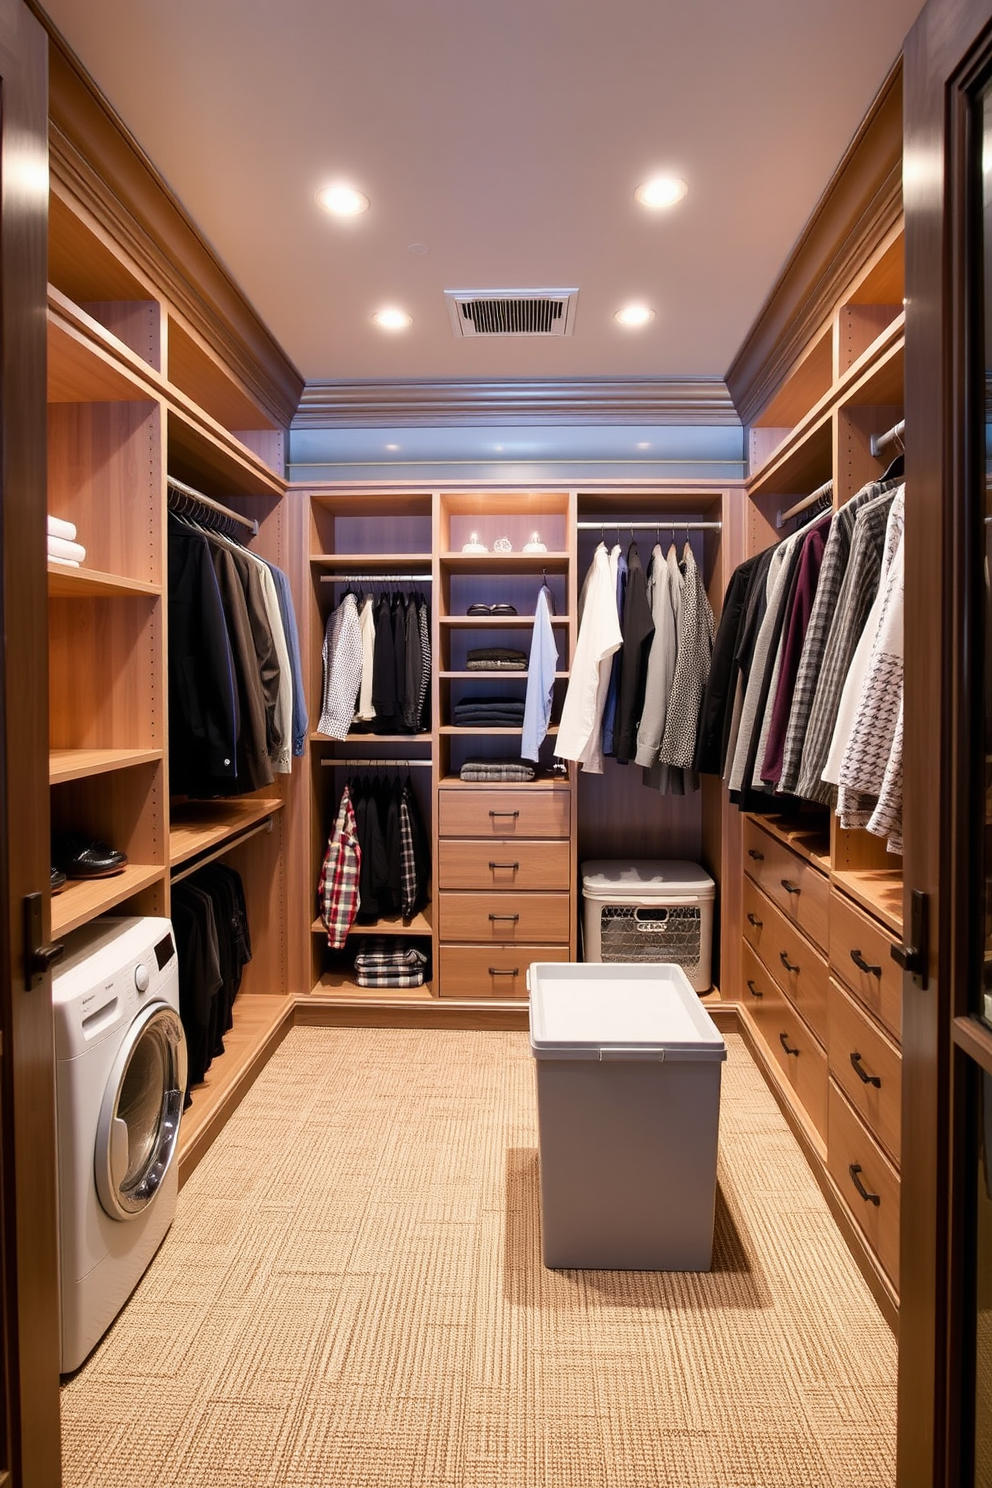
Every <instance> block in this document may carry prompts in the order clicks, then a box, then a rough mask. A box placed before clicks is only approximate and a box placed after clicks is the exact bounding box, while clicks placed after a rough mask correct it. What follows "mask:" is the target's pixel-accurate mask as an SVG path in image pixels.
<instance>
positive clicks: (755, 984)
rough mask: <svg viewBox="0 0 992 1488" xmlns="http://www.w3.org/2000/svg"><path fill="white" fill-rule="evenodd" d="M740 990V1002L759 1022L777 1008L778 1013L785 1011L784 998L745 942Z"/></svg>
mask: <svg viewBox="0 0 992 1488" xmlns="http://www.w3.org/2000/svg"><path fill="white" fill-rule="evenodd" d="M742 956H743V961H742V970H743V973H744V975H743V978H742V990H741V1000H742V1002H743V1004H744V1006H745V1007H746V1008H749V1009H750V1011H751V1016H752V1017H753V1018H757V1019H758V1020H759V1022H760V1020H761V1018H762V1017H768V1016H770V1015H771V1011H772V1009H774V1008H777V1009H778V1010H779V1012H780V1013H782V1012H784V1011H785V997H784V996H783V994H782V990H781V988H780V987H779V985H778V983H777V982H776V980H775V978H774V977H771V976H769V975H768V972H767V971H766V970H765V968H764V967H763V966H762V964H761V962H760V961H759V960H758V958H757V956H756V955H755V954H754V952H753V950H752V949H751V947H750V946H749V945H748V944H747V942H746V941H745V943H744V946H743V947H742Z"/></svg>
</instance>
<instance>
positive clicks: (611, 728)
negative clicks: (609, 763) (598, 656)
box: [603, 553, 627, 755]
mask: <svg viewBox="0 0 992 1488" xmlns="http://www.w3.org/2000/svg"><path fill="white" fill-rule="evenodd" d="M626 597H627V560H626V558H625V557H624V556H623V554H622V553H621V554H620V555H619V557H618V558H617V614H618V615H619V617H620V629H621V631H622V630H623V612H624V604H625V601H626ZM622 655H623V648H622V647H621V649H620V650H619V651H614V653H613V661H612V662H611V664H610V685H609V687H608V688H607V689H606V706H605V707H604V709H603V753H604V755H605V754H610V755H613V754H616V724H617V700H618V698H619V696H620V658H621V656H622Z"/></svg>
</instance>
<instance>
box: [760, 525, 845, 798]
mask: <svg viewBox="0 0 992 1488" xmlns="http://www.w3.org/2000/svg"><path fill="white" fill-rule="evenodd" d="M832 522H833V516H832V514H831V513H829V512H828V513H827V514H826V516H824V517H820V518H817V519H816V520H815V521H814V522H813V524H812V526H811V527H809V528H808V529H805V528H804V529H803V530H804V532H805V533H806V536H805V537H804V539H803V544H802V551H801V553H800V555H799V567H798V569H797V572H796V582H795V587H794V589H793V592H792V596H791V599H790V606H789V613H788V615H787V616H786V622H785V629H784V631H783V635H782V644H781V649H780V657H779V664H778V669H777V674H776V680H775V682H774V694H773V696H772V698H771V700H770V709H771V711H770V714H769V720H768V728H767V730H766V738H765V745H764V750H763V755H762V762H761V779H762V781H763V782H764V783H766V784H768V785H776V784H777V783H778V781H779V779H780V777H781V774H782V755H783V752H784V749H785V734H786V730H787V729H788V726H789V716H790V713H791V710H792V695H793V692H794V690H795V686H796V677H797V674H798V671H799V661H800V658H801V657H802V650H803V643H804V641H805V639H806V630H807V627H808V626H809V620H810V615H811V614H812V610H813V603H814V600H815V598H816V589H817V584H818V582H819V577H820V567H821V565H822V563H823V554H824V552H825V550H826V544H827V539H828V536H829V532H830V527H831V524H832Z"/></svg>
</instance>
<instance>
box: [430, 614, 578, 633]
mask: <svg viewBox="0 0 992 1488" xmlns="http://www.w3.org/2000/svg"><path fill="white" fill-rule="evenodd" d="M535 618H536V617H535V616H534V615H440V616H439V617H438V623H439V624H440V625H448V626H450V627H451V628H452V629H455V630H457V629H459V628H471V629H473V630H476V629H479V630H484V629H486V628H491V629H493V630H518V629H519V630H524V629H526V630H532V629H533V626H534V620H535ZM550 618H551V624H552V625H567V624H568V621H569V617H568V615H552V616H551V617H550Z"/></svg>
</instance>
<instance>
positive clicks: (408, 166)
mask: <svg viewBox="0 0 992 1488" xmlns="http://www.w3.org/2000/svg"><path fill="white" fill-rule="evenodd" d="M920 4H921V0H165V3H163V0H47V3H46V9H47V11H48V13H49V15H50V16H51V18H52V20H53V21H54V23H55V25H56V26H57V27H58V28H59V30H60V31H61V32H62V33H63V35H64V36H65V37H66V39H67V40H68V42H69V44H70V45H71V46H72V48H73V49H74V50H75V52H76V53H77V55H78V56H79V57H80V59H81V60H82V62H83V64H84V65H85V66H86V67H87V68H88V70H89V71H90V73H91V74H92V75H93V77H94V78H95V80H96V82H97V83H98V84H99V86H100V87H101V88H102V89H103V91H104V93H105V94H106V96H107V97H108V98H109V100H110V101H111V103H112V104H113V105H114V106H115V107H116V109H117V110H118V112H119V113H120V114H121V116H122V117H123V119H124V120H125V122H126V123H127V124H128V126H129V127H130V129H131V131H132V133H133V134H134V135H135V137H136V138H137V140H138V141H139V143H140V144H141V145H142V146H143V148H144V149H145V150H146V151H147V153H148V155H149V156H150V157H151V159H152V160H153V161H154V162H155V164H156V165H157V166H158V168H159V170H160V171H161V173H162V175H163V176H164V177H165V179H166V180H167V181H168V182H169V184H170V186H171V187H172V189H173V190H174V191H175V193H176V195H177V196H178V197H179V199H180V200H181V201H182V203H183V205H184V206H185V207H186V209H187V211H188V212H189V213H190V215H191V216H192V217H193V219H194V220H195V221H196V222H197V224H198V225H199V227H200V229H201V231H202V232H203V234H204V236H205V237H206V238H207V240H208V241H209V242H210V243H211V244H212V246H213V248H214V250H215V252H216V253H217V254H218V256H219V257H220V258H221V259H222V260H223V262H224V263H225V264H226V265H227V267H228V269H229V271H230V272H231V274H232V275H233V277H234V278H235V280H236V281H237V282H238V283H239V284H240V286H241V288H242V289H243V291H244V292H245V293H246V295H247V296H248V298H249V299H250V300H251V302H252V304H253V305H254V306H255V308H256V310H257V311H258V313H259V314H260V315H261V316H262V318H263V320H264V321H265V322H266V323H267V325H268V326H269V328H270V330H271V331H272V333H273V334H274V335H275V337H276V338H277V340H278V341H279V342H280V343H281V345H282V346H283V348H284V350H285V351H286V353H287V354H288V356H289V357H290V359H291V360H292V361H293V362H295V364H296V366H297V367H298V368H299V370H300V372H301V373H302V374H303V375H304V377H306V378H307V379H308V380H335V381H337V380H343V379H357V380H365V379H397V378H429V379H438V378H439V379H445V378H479V379H490V378H497V379H501V378H553V379H559V378H567V377H604V378H607V377H608V378H618V377H703V376H722V375H723V373H724V372H725V371H726V369H727V367H728V365H729V364H730V361H731V360H732V358H733V355H734V353H735V352H736V350H737V348H738V347H739V345H740V342H741V340H742V339H743V336H744V334H745V333H746V331H747V329H748V327H749V326H750V324H751V322H752V321H753V319H754V317H755V315H756V314H757V312H758V310H759V309H760V307H761V304H762V301H763V300H764V298H765V296H766V295H767V293H768V291H769V290H770V288H771V287H772V284H773V283H774V280H775V277H776V275H777V273H778V271H779V269H780V268H781V266H782V264H783V263H784V261H785V259H786V258H787V256H788V253H789V250H790V248H791V247H792V245H793V243H794V242H795V240H796V238H797V236H798V234H799V233H800V231H801V229H802V227H803V225H804V223H805V221H806V219H807V217H808V216H809V213H810V211H811V209H812V208H813V206H814V205H815V203H816V201H817V199H818V197H819V196H820V194H821V192H822V190H823V188H824V186H825V185H826V183H827V181H828V179H829V177H830V175H831V172H832V170H833V168H834V167H835V165H836V163H837V161H838V159H839V157H840V155H841V154H842V152H843V150H844V148H845V146H846V145H847V144H848V142H849V140H850V139H851V137H852V135H853V133H854V131H855V129H856V128H857V125H858V123H859V122H860V120H861V118H862V116H863V114H864V113H865V111H866V109H867V108H868V105H869V104H870V103H871V100H872V98H873V96H874V94H875V92H876V90H877V88H878V86H879V84H880V83H881V81H882V79H883V78H884V76H885V74H886V73H887V71H888V69H889V67H890V66H891V64H892V63H893V61H894V60H895V58H896V56H897V54H898V52H899V50H900V46H901V43H902V40H903V37H904V36H905V34H906V32H907V31H908V30H909V27H910V25H911V24H912V21H913V19H914V18H915V15H916V13H917V11H918V10H919V8H920ZM661 167H671V168H674V169H675V170H676V171H677V173H678V174H680V175H682V176H684V177H685V179H686V180H687V181H688V182H689V188H690V189H689V195H688V197H687V198H686V200H685V201H684V202H683V203H682V204H681V205H680V206H679V207H677V208H675V209H674V210H673V211H672V212H669V213H667V214H666V213H662V214H648V213H646V212H645V211H644V210H643V208H641V207H639V206H638V205H637V204H636V203H635V201H634V198H633V191H634V187H635V186H636V185H637V184H638V182H640V181H641V180H643V179H644V178H645V177H646V176H647V175H649V174H651V173H652V172H654V171H656V170H657V169H659V168H661ZM339 177H345V178H348V179H349V180H351V181H352V182H353V183H354V184H355V185H357V186H359V187H360V188H361V189H362V190H363V191H364V192H365V193H366V194H367V195H368V196H369V198H370V199H371V209H370V211H369V212H367V213H366V214H365V215H364V216H363V217H361V218H358V219H354V220H352V221H350V222H341V221H336V220H334V219H332V218H331V217H329V216H328V215H327V214H326V213H324V212H323V211H322V210H321V209H320V208H319V207H318V206H317V205H316V203H315V201H314V193H315V191H316V190H317V189H318V188H319V187H320V186H321V185H323V184H325V183H326V182H327V181H329V180H332V179H335V178H339ZM411 244H424V245H426V247H427V249H428V251H427V252H426V253H422V254H417V253H414V252H411V250H410V245H411ZM575 285H577V286H578V287H579V302H578V314H577V321H576V330H575V335H574V336H573V337H572V338H570V339H561V340H547V341H543V340H534V339H513V340H496V341H493V340H484V339H483V340H468V341H465V340H456V339H455V337H454V336H453V334H452V331H451V327H450V324H449V320H448V315H447V311H446V308H445V304H444V300H443V298H442V291H443V290H444V289H465V288H469V289H482V288H531V287H539V288H544V287H557V286H562V287H572V286H575ZM633 298H638V299H644V300H646V301H647V302H648V303H649V304H651V305H652V306H654V307H655V309H656V311H657V315H656V318H655V320H654V321H653V322H652V324H651V325H650V326H648V327H647V328H646V329H645V330H642V331H638V332H632V331H624V330H622V329H621V328H620V327H619V326H617V325H616V324H615V322H614V321H613V318H612V317H613V312H614V310H615V309H617V308H618V307H619V306H620V305H621V304H622V303H624V302H625V301H626V300H628V299H633ZM386 302H392V303H396V304H399V305H401V306H403V307H404V308H405V309H407V310H408V311H409V312H410V313H411V314H412V315H413V317H414V323H413V325H412V326H411V327H410V328H409V329H408V330H406V331H404V332H402V333H399V334H392V335H390V334H387V333H384V332H382V331H380V330H378V329H377V328H376V327H375V326H373V324H372V323H371V321H370V315H371V313H372V311H373V310H375V309H376V308H377V307H378V306H380V305H382V304H384V303H386Z"/></svg>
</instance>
